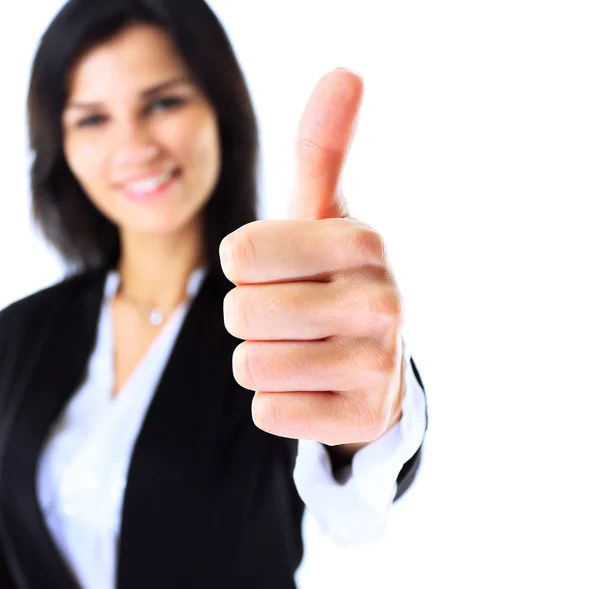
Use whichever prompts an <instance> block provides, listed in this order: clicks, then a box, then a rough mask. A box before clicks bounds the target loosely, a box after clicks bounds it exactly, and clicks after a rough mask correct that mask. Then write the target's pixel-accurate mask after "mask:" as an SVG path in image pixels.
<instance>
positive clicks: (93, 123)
mask: <svg viewBox="0 0 600 589" xmlns="http://www.w3.org/2000/svg"><path fill="white" fill-rule="evenodd" d="M105 119H106V117H103V116H102V115H92V116H89V117H85V118H83V119H81V120H80V121H78V122H77V126H78V127H97V126H98V125H100V124H101V123H103V122H104V121H105Z"/></svg>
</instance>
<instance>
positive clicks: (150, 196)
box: [118, 168, 181, 202]
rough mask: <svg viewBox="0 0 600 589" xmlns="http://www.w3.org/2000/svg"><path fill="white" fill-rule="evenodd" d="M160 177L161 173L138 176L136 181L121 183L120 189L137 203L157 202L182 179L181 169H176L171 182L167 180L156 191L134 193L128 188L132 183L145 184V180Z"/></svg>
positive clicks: (170, 179)
mask: <svg viewBox="0 0 600 589" xmlns="http://www.w3.org/2000/svg"><path fill="white" fill-rule="evenodd" d="M160 175H161V173H157V174H144V175H143V176H138V177H137V178H136V179H130V180H128V181H127V182H121V183H119V185H118V189H119V191H120V192H121V193H122V194H123V195H124V196H125V197H126V198H127V199H129V200H132V201H135V202H147V201H152V200H157V199H158V198H161V197H162V196H164V195H165V194H166V192H167V191H168V190H169V189H170V188H171V187H172V186H173V184H175V182H177V181H178V180H179V178H180V177H181V170H180V169H179V168H175V169H174V170H173V173H172V176H171V178H169V180H167V182H165V183H164V184H162V185H161V186H159V187H158V188H156V189H154V190H149V191H145V192H134V191H132V190H128V189H127V186H128V185H129V184H130V183H134V182H143V181H145V180H149V179H150V178H156V177H157V176H160Z"/></svg>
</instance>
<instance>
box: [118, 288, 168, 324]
mask: <svg viewBox="0 0 600 589" xmlns="http://www.w3.org/2000/svg"><path fill="white" fill-rule="evenodd" d="M121 296H122V297H123V298H124V299H125V300H127V301H129V302H130V303H132V304H133V305H135V306H136V307H137V309H138V310H139V311H140V312H141V313H142V315H143V316H144V318H146V319H147V320H148V323H150V325H153V326H154V327H160V326H161V325H162V324H163V323H164V322H165V317H166V313H165V312H164V311H162V310H161V309H159V308H158V307H153V306H152V305H148V304H147V303H144V302H142V301H138V300H137V299H134V298H133V297H130V296H129V295H127V294H125V293H121Z"/></svg>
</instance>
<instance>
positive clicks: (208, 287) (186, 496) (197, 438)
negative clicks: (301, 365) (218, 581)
mask: <svg viewBox="0 0 600 589" xmlns="http://www.w3.org/2000/svg"><path fill="white" fill-rule="evenodd" d="M227 284H228V286H227V285H226V284H225V281H224V280H222V277H221V275H220V274H219V273H218V272H214V271H213V272H209V273H208V274H207V276H206V278H205V280H204V283H203V284H202V286H201V288H200V291H199V292H198V294H197V296H196V298H195V299H194V301H192V304H191V306H190V309H189V311H188V315H187V317H186V319H185V321H184V323H183V325H182V329H181V331H180V333H179V336H178V338H177V340H176V342H175V346H174V348H173V352H172V354H171V357H170V359H169V361H168V363H167V366H166V368H165V371H164V373H163V375H162V378H161V380H160V382H159V385H158V388H157V390H156V393H155V395H154V398H153V400H152V402H151V404H150V407H149V409H148V413H147V415H146V418H145V421H144V423H143V426H142V429H141V431H140V434H139V437H138V439H137V442H136V445H135V447H134V451H133V455H132V460H131V465H130V470H129V474H128V482H127V487H126V491H125V498H124V503H123V514H122V523H121V539H120V548H119V559H118V560H119V569H118V581H117V586H118V587H119V588H127V589H130V588H132V587H168V586H174V580H175V579H176V578H177V570H178V568H181V567H180V566H179V567H178V564H177V563H178V562H180V559H182V558H183V559H184V560H185V559H186V558H187V562H194V563H196V565H197V566H198V568H199V570H204V571H205V573H206V574H208V569H209V568H210V567H208V566H207V567H202V566H201V561H202V558H206V555H203V554H198V553H197V552H196V553H195V554H190V555H189V556H188V557H186V556H185V555H184V554H183V553H184V552H185V551H186V549H187V545H191V543H188V544H186V542H185V539H184V538H183V537H182V535H181V530H180V529H179V527H178V526H180V525H181V521H182V520H185V517H182V515H181V514H182V512H184V511H186V510H187V509H189V508H194V509H196V511H199V510H202V509H205V508H206V505H207V504H208V505H210V501H207V500H206V498H205V497H202V496H194V497H191V496H190V488H191V486H190V485H189V482H190V478H189V477H190V476H195V475H194V474H192V475H190V473H202V472H206V470H207V469H209V468H210V466H209V464H210V463H211V461H214V460H215V456H214V455H213V452H212V449H213V448H214V446H215V439H216V438H217V437H218V431H219V428H220V426H221V424H222V422H223V416H224V415H225V413H226V412H227V410H228V409H231V410H232V411H233V409H232V408H231V407H229V406H227V392H228V391H230V390H231V388H232V387H231V383H233V382H234V381H233V378H232V373H231V353H232V352H233V349H234V347H235V345H236V340H235V339H234V338H233V337H232V336H230V335H229V334H228V333H227V331H226V330H225V327H224V323H223V297H224V296H225V294H226V292H227V290H228V288H230V287H231V286H232V285H231V284H229V283H227ZM237 343H239V342H237ZM247 399H248V403H249V402H250V399H251V396H250V395H248V396H247ZM247 411H248V415H249V414H250V413H249V405H248V409H247ZM198 476H201V475H198ZM208 486H209V485H208V484H207V485H206V487H208ZM199 487H200V488H201V489H202V490H200V491H199V493H200V494H202V493H204V492H206V493H213V490H212V489H210V490H209V489H203V487H204V486H203V485H199ZM194 488H197V487H196V486H194ZM211 496H212V495H211ZM209 509H210V507H209ZM198 534H199V535H202V530H198ZM207 541H208V542H210V538H207ZM180 574H183V571H180ZM200 574H201V575H202V573H200ZM177 586H179V585H177Z"/></svg>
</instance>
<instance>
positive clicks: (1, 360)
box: [0, 310, 17, 589]
mask: <svg viewBox="0 0 600 589" xmlns="http://www.w3.org/2000/svg"><path fill="white" fill-rule="evenodd" d="M8 315H9V313H8V312H7V311H6V310H2V311H0V392H1V391H3V390H4V389H5V387H4V386H3V384H2V378H3V375H4V377H5V378H6V376H7V375H6V358H7V355H8V351H9V345H8V342H9V339H10V338H9V333H12V325H10V324H9V317H8ZM9 325H10V326H9ZM3 367H4V368H3ZM4 396H5V395H2V398H0V412H2V408H3V405H4V401H6V399H5V398H4ZM1 417H2V416H1V415H0V439H1V438H2V437H3V436H2V432H1V429H2V428H1V424H2V419H1ZM1 484H2V481H1V480H0V485H1ZM1 526H2V522H1V521H0V589H17V585H16V583H15V582H14V580H13V578H12V576H11V574H10V571H9V568H8V563H7V557H6V554H5V552H4V546H3V542H2V534H1V531H2V530H1Z"/></svg>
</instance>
